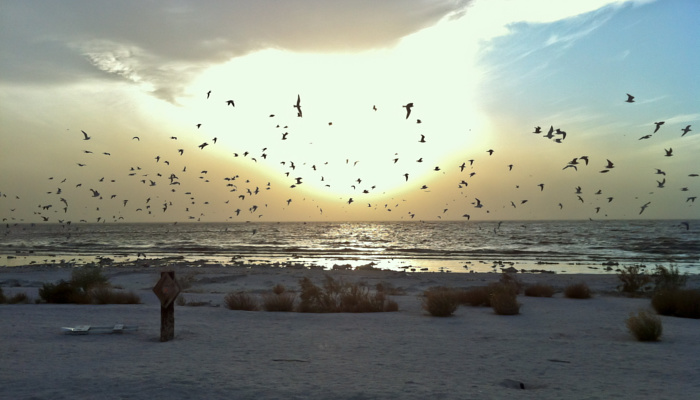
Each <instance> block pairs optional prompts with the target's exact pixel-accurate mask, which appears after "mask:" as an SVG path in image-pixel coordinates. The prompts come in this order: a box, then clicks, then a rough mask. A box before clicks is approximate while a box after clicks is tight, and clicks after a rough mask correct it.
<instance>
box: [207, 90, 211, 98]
mask: <svg viewBox="0 0 700 400" xmlns="http://www.w3.org/2000/svg"><path fill="white" fill-rule="evenodd" d="M210 94H211V90H210V91H208V92H207V99H208V98H209V95H210Z"/></svg>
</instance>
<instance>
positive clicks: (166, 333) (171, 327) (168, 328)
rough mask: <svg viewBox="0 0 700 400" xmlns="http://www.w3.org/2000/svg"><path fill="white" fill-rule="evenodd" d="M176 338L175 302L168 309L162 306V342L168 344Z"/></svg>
mask: <svg viewBox="0 0 700 400" xmlns="http://www.w3.org/2000/svg"><path fill="white" fill-rule="evenodd" d="M174 337H175V302H174V301H173V302H170V304H169V305H168V306H167V307H163V306H162V305H161V306H160V341H161V342H167V341H169V340H173V338H174Z"/></svg>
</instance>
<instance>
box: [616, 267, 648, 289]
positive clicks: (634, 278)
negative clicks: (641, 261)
mask: <svg viewBox="0 0 700 400" xmlns="http://www.w3.org/2000/svg"><path fill="white" fill-rule="evenodd" d="M617 278H618V279H619V280H620V281H621V282H622V284H621V285H619V286H618V287H617V289H618V290H620V291H621V292H624V293H629V294H637V293H639V292H640V291H644V290H647V289H648V288H647V287H646V285H648V284H649V283H651V276H649V275H647V273H646V271H645V267H644V266H643V265H629V266H627V267H624V268H623V269H622V270H620V273H619V274H617Z"/></svg>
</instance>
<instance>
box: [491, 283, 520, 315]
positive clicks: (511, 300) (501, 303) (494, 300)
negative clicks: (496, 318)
mask: <svg viewBox="0 0 700 400" xmlns="http://www.w3.org/2000/svg"><path fill="white" fill-rule="evenodd" d="M491 307H492V308H493V311H494V312H495V313H496V314H498V315H517V314H519V313H520V303H518V296H517V294H516V293H514V292H513V290H512V288H510V287H508V286H502V287H501V288H498V289H496V290H494V291H493V292H492V293H491Z"/></svg>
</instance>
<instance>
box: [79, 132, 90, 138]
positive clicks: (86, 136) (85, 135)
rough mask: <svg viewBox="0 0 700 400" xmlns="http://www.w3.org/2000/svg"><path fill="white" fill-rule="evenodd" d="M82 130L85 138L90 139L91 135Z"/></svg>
mask: <svg viewBox="0 0 700 400" xmlns="http://www.w3.org/2000/svg"><path fill="white" fill-rule="evenodd" d="M80 132H83V140H90V136H88V134H87V133H85V131H80Z"/></svg>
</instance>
